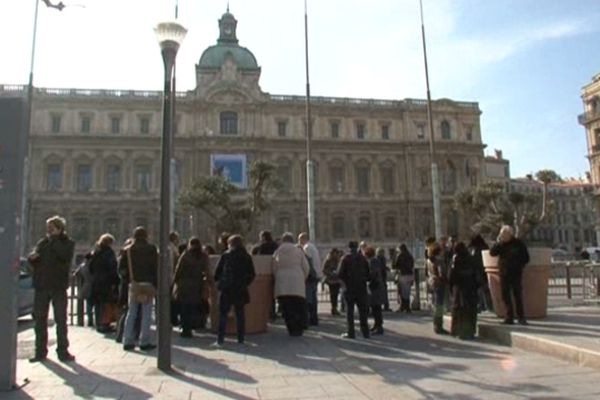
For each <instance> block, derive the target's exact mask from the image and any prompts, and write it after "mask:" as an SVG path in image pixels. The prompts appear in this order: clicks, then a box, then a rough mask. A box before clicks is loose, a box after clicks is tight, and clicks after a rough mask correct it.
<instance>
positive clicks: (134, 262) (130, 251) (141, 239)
mask: <svg viewBox="0 0 600 400" xmlns="http://www.w3.org/2000/svg"><path fill="white" fill-rule="evenodd" d="M129 257H131V260H130V259H129ZM130 267H131V270H132V272H133V276H131V274H130V273H129V268H130ZM119 275H120V276H121V280H123V281H127V282H129V285H131V282H132V281H134V282H137V283H143V284H151V285H153V286H154V287H155V288H156V285H157V281H158V249H157V248H156V246H155V245H153V244H150V243H148V233H147V231H146V229H144V228H143V227H141V226H138V227H137V228H135V230H134V231H133V244H132V245H131V246H128V247H126V248H125V249H124V252H123V254H122V256H121V259H120V260H119ZM153 300H154V299H153V298H150V299H147V300H146V301H144V302H140V301H138V299H136V298H135V296H133V295H132V292H131V291H129V296H128V309H127V316H126V317H125V332H124V338H123V349H124V350H125V351H131V350H133V349H134V348H135V336H136V335H135V320H136V318H137V315H138V312H139V311H140V310H141V313H142V318H141V326H140V350H144V351H146V350H152V349H155V348H156V345H155V344H153V343H150V335H151V333H150V325H151V323H152V303H153Z"/></svg>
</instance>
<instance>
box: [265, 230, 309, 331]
mask: <svg viewBox="0 0 600 400" xmlns="http://www.w3.org/2000/svg"><path fill="white" fill-rule="evenodd" d="M273 258H274V260H275V262H274V264H273V274H274V276H275V298H277V299H278V300H279V304H280V307H281V311H282V314H283V319H284V320H285V325H286V327H287V329H288V332H289V334H290V336H302V332H303V331H304V327H305V326H306V317H307V310H306V298H305V296H306V288H305V281H306V278H307V277H308V273H309V265H308V260H307V259H306V254H305V253H304V251H302V249H300V248H298V247H296V245H295V244H294V235H292V234H291V233H284V234H283V236H282V238H281V245H280V246H279V247H278V248H277V250H276V251H275V253H274V254H273Z"/></svg>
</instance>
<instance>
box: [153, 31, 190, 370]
mask: <svg viewBox="0 0 600 400" xmlns="http://www.w3.org/2000/svg"><path fill="white" fill-rule="evenodd" d="M154 32H155V33H156V37H157V39H158V43H159V45H160V51H161V54H162V58H163V63H164V67H165V77H164V78H165V82H164V94H163V132H162V144H161V171H160V172H161V173H160V265H159V270H158V299H157V301H158V305H157V308H158V322H157V331H158V358H157V362H158V369H160V370H162V371H169V370H170V369H171V331H172V328H171V318H170V312H171V310H170V306H171V296H170V293H169V291H170V290H169V287H170V283H171V275H172V270H173V269H172V267H171V261H172V259H173V258H172V257H171V254H170V251H169V229H170V226H171V224H170V219H171V215H170V203H171V190H170V186H171V147H172V143H173V132H172V120H171V117H172V114H171V106H172V101H171V96H174V95H175V93H173V92H172V91H171V88H172V80H173V69H174V65H175V58H176V57H177V50H179V46H180V45H181V42H183V39H184V38H185V35H186V33H187V29H185V28H184V27H183V26H181V25H179V24H178V23H177V22H161V23H159V24H158V25H156V27H155V28H154Z"/></svg>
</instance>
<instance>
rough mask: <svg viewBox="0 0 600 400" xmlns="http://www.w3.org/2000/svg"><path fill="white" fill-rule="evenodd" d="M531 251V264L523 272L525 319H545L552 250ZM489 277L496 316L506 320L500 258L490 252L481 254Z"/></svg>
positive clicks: (535, 249) (538, 248)
mask: <svg viewBox="0 0 600 400" xmlns="http://www.w3.org/2000/svg"><path fill="white" fill-rule="evenodd" d="M528 250H529V258H530V261H529V264H527V265H526V266H525V268H524V270H523V280H522V282H523V308H524V311H525V318H543V317H545V316H546V315H547V310H548V279H549V278H550V265H551V260H550V258H551V255H552V249H550V248H545V247H533V248H530V249H528ZM481 256H482V258H483V265H484V266H485V272H486V274H487V277H488V283H489V286H490V292H491V294H492V301H493V303H494V310H495V311H496V314H497V315H498V316H499V317H501V318H504V317H505V316H506V310H505V307H504V303H503V302H502V290H501V286H500V274H499V272H500V271H499V268H498V257H492V256H490V254H489V251H488V250H484V251H483V252H482V254H481Z"/></svg>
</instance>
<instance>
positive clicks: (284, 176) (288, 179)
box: [277, 161, 292, 193]
mask: <svg viewBox="0 0 600 400" xmlns="http://www.w3.org/2000/svg"><path fill="white" fill-rule="evenodd" d="M277 178H278V179H279V183H280V184H281V191H282V192H288V193H289V192H291V191H292V166H291V165H290V163H289V162H288V161H280V162H279V163H278V165H277Z"/></svg>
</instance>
